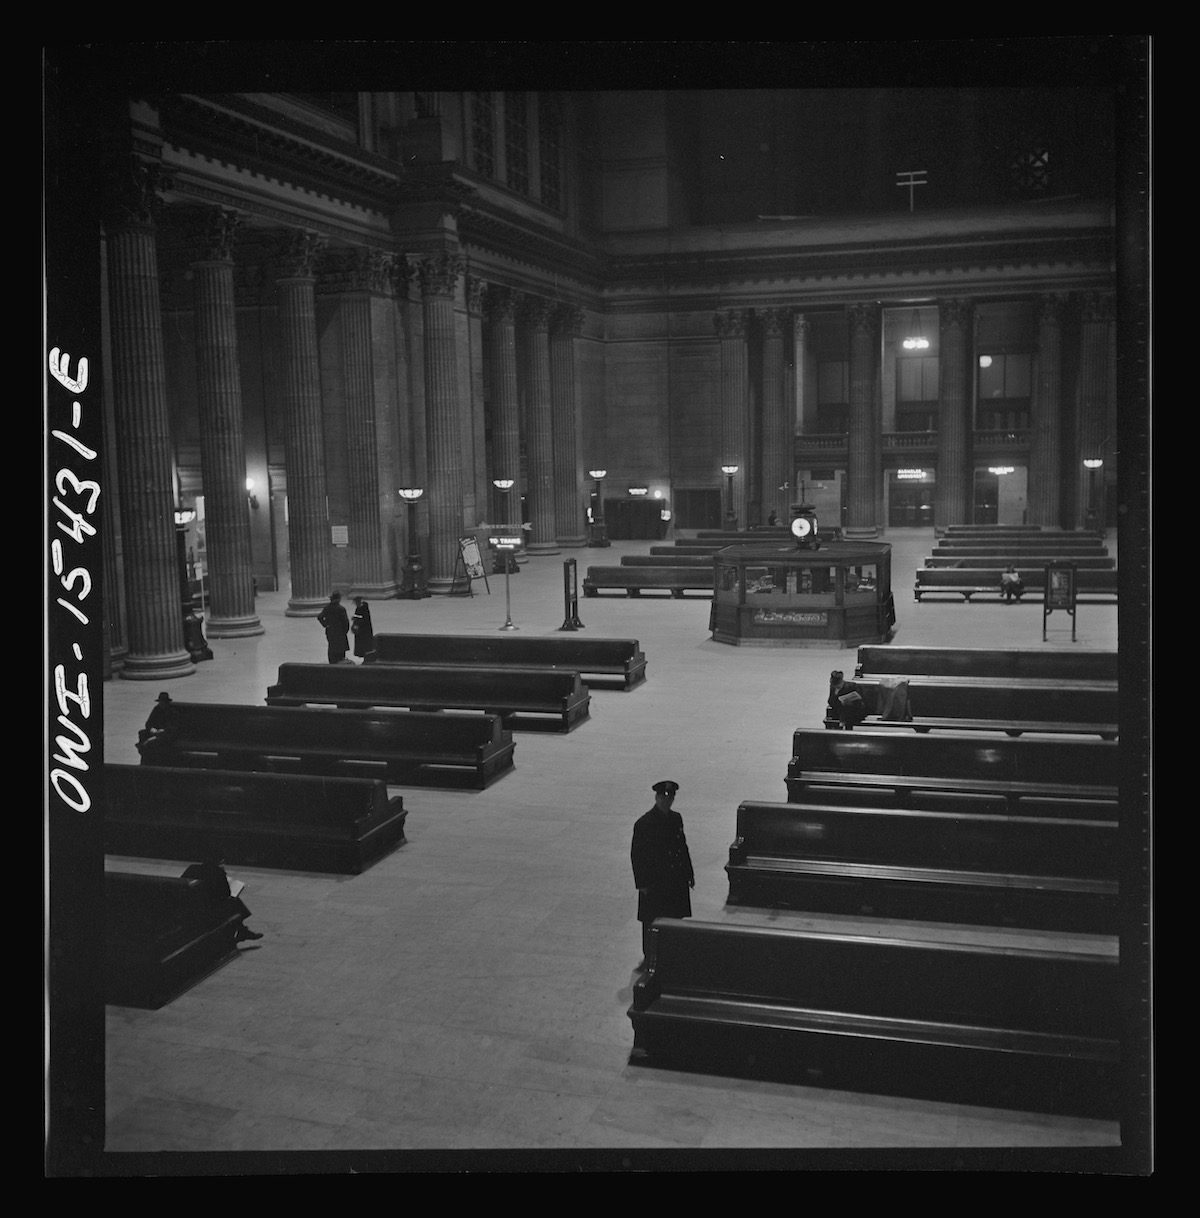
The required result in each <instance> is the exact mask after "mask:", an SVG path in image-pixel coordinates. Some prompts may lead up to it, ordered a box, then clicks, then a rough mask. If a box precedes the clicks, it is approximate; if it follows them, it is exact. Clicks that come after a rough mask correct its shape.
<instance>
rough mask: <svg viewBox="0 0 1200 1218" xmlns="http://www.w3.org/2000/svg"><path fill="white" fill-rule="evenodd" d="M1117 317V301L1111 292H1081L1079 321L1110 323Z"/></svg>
mask: <svg viewBox="0 0 1200 1218" xmlns="http://www.w3.org/2000/svg"><path fill="white" fill-rule="evenodd" d="M1115 317H1116V301H1115V298H1114V297H1113V294H1112V293H1111V292H1081V293H1080V295H1079V320H1080V321H1082V322H1109V321H1112V320H1113V319H1114V318H1115Z"/></svg>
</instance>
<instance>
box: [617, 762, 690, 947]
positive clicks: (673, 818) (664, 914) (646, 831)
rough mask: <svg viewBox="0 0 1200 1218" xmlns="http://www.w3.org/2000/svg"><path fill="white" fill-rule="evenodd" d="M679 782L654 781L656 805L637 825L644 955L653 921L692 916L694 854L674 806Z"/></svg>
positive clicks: (636, 876) (636, 877)
mask: <svg viewBox="0 0 1200 1218" xmlns="http://www.w3.org/2000/svg"><path fill="white" fill-rule="evenodd" d="M678 790H679V783H677V782H672V781H670V780H669V779H664V780H663V781H662V782H656V783H655V784H654V807H653V808H651V809H650V811H649V812H646V813H645V814H644V815H642V816H639V817H638V819H637V820H636V821H635V822H634V826H633V846H632V847H631V849H630V852H629V857H630V860H631V862H632V863H633V882H634V884H635V885H636V886H637V890H638V914H637V916H638V921H639V922H641V924H642V956H643V959H644V958H645V956H646V953H647V952H648V951H649V948H650V923H651V922H653V921H654V919H655V918H690V917H691V916H692V900H691V896H690V895H689V893H688V889H690V888H694V887H695V886H696V876H695V873H694V872H693V871H692V856H691V854H689V853H688V844H687V838H686V837H685V836H684V832H683V817H682V816H680V815H679V813H678V812H676V811H675V810H674V809H673V808H672V804H674V802H675V792H676V791H678Z"/></svg>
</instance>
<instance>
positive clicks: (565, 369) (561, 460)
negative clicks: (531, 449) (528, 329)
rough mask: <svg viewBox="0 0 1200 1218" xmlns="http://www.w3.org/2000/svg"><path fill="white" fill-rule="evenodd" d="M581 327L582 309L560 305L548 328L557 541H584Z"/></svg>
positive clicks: (579, 543)
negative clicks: (578, 377)
mask: <svg viewBox="0 0 1200 1218" xmlns="http://www.w3.org/2000/svg"><path fill="white" fill-rule="evenodd" d="M582 328H583V309H582V308H580V307H579V306H578V305H564V306H563V307H561V308H560V309H558V310H557V311H556V313H555V315H554V319H553V325H552V326H551V330H550V393H551V398H552V401H553V422H554V525H555V528H556V530H557V532H558V544H559V545H560V546H563V547H575V546H582V545H584V544H585V543H586V542H587V534H586V533H585V531H584V524H585V521H584V514H583V468H582V464H581V461H580V455H579V419H578V401H577V396H576V393H575V374H576V362H575V339H576V338H577V337H578V335H579V333H580V331H581V330H582Z"/></svg>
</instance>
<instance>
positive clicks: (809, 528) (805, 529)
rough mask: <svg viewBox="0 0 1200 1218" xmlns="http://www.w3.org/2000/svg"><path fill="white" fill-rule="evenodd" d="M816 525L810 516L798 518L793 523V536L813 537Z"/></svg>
mask: <svg viewBox="0 0 1200 1218" xmlns="http://www.w3.org/2000/svg"><path fill="white" fill-rule="evenodd" d="M815 527H816V526H815V525H814V524H813V521H812V519H811V517H809V516H797V517H796V519H795V520H793V521H792V536H793V537H811V536H812V535H813V532H814V530H815Z"/></svg>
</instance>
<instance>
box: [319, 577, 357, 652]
mask: <svg viewBox="0 0 1200 1218" xmlns="http://www.w3.org/2000/svg"><path fill="white" fill-rule="evenodd" d="M317 621H318V622H320V624H321V625H322V626H324V627H325V641H326V642H327V643H328V644H329V662H330V664H341V663H342V661H343V660H345V658H346V652H348V651H349V650H350V618H349V616H348V614H347V613H346V610H345V607H344V606H343V605H342V594H341V593H340V592H334V593H332V594H331V595H330V597H329V604H328V605H326V606H325V608H324V609H322V610H321V612H320V613H319V614H318V615H317ZM351 663H353V661H351Z"/></svg>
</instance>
